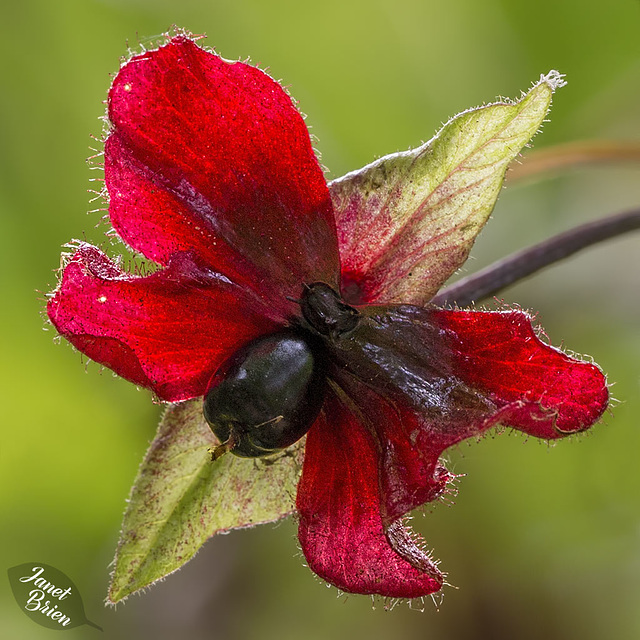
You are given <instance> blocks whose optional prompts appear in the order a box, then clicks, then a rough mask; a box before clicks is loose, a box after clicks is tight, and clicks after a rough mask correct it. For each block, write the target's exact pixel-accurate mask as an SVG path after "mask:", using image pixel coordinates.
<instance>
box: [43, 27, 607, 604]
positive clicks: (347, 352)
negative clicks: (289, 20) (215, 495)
mask: <svg viewBox="0 0 640 640" xmlns="http://www.w3.org/2000/svg"><path fill="white" fill-rule="evenodd" d="M108 116H109V120H110V123H111V129H110V132H109V136H108V139H107V141H106V145H105V178H106V186H107V190H108V192H109V196H110V206H109V215H110V219H111V223H112V225H113V227H114V228H115V230H116V231H117V233H118V234H119V235H120V237H121V238H122V239H123V240H124V241H125V242H126V243H127V244H129V245H130V246H131V247H133V248H134V249H135V250H137V251H139V252H140V253H141V254H143V255H144V256H145V257H146V258H148V259H149V260H152V261H154V262H156V263H158V264H160V265H161V266H162V268H161V269H160V270H158V271H157V272H155V273H153V274H151V275H147V276H136V275H131V274H128V273H125V272H123V271H122V270H121V269H120V268H119V267H118V266H117V265H116V264H114V263H113V262H112V261H111V260H110V259H109V258H108V257H107V256H106V255H105V254H104V253H102V252H101V251H100V250H99V249H97V248H95V247H93V246H90V245H87V244H82V245H80V246H79V247H78V249H77V251H76V253H75V255H74V256H73V257H72V258H71V259H70V260H69V261H68V263H67V264H66V266H65V268H64V272H63V275H62V279H61V282H60V284H59V286H58V288H57V290H56V291H55V292H54V294H53V295H52V297H51V299H50V301H49V303H48V314H49V318H50V319H51V322H52V323H53V324H54V325H55V327H56V328H57V329H58V331H59V332H60V333H61V334H62V335H63V336H64V337H65V338H67V340H69V341H70V342H71V343H72V344H73V345H75V346H76V347H77V348H78V349H79V350H80V351H82V352H83V353H85V354H87V355H88V356H89V357H90V358H92V359H93V360H96V361H97V362H100V363H103V364H105V365H106V366H108V367H110V368H111V369H113V370H114V371H115V372H117V373H118V374H119V375H121V376H122V377H124V378H127V379H128V380H131V381H132V382H134V383H136V384H138V385H141V386H144V387H147V388H149V389H152V390H153V391H154V392H155V393H156V394H157V396H158V397H159V398H160V399H161V400H164V401H169V402H175V401H181V400H186V399H188V398H194V397H198V396H203V395H204V394H205V392H206V391H207V389H208V385H209V382H210V380H211V379H212V376H213V375H214V374H215V373H216V371H217V370H218V368H219V367H220V365H221V364H222V363H223V362H224V361H225V360H227V359H228V358H230V357H232V356H233V354H234V353H236V352H237V351H238V350H239V349H241V348H243V347H245V346H246V345H247V344H248V343H250V342H251V341H252V340H254V339H256V338H258V337H261V336H268V335H271V334H274V333H276V332H278V331H280V330H282V329H283V328H284V327H290V326H296V327H300V326H304V327H306V328H305V331H307V332H309V331H311V333H313V332H314V329H313V327H311V328H310V326H309V323H308V318H307V320H303V319H302V316H301V307H300V303H299V301H298V299H299V298H301V296H305V295H307V293H305V292H308V291H309V290H310V289H309V288H308V285H310V284H311V283H317V282H323V283H326V285H328V286H329V287H331V289H333V290H334V291H342V294H343V296H344V299H345V300H346V302H347V303H348V304H349V305H352V307H353V308H355V309H356V310H357V311H354V312H353V313H357V323H356V326H355V328H354V327H353V326H350V327H349V329H348V330H345V331H340V330H337V331H335V332H334V333H330V332H329V331H327V332H326V333H325V335H321V334H322V331H315V333H316V334H317V335H320V339H321V340H322V345H323V346H322V347H321V350H322V352H323V354H324V355H323V357H325V356H326V357H327V359H328V364H327V367H328V369H327V372H326V379H328V381H329V382H328V387H327V390H326V397H325V400H324V404H323V405H322V409H321V410H320V413H319V414H318V416H317V418H316V419H315V421H314V423H313V426H312V427H311V429H310V431H309V433H308V436H307V442H306V452H305V459H304V467H303V473H302V478H301V481H300V484H299V488H298V497H297V509H298V513H299V522H300V528H299V538H300V543H301V545H302V549H303V552H304V554H305V556H306V558H307V561H308V563H309V566H310V567H311V568H312V569H313V570H314V571H315V572H316V573H318V574H319V575H320V576H322V577H323V578H324V579H326V580H328V581H329V582H331V583H333V584H334V585H337V586H338V587H339V588H341V589H343V590H345V591H349V592H356V593H376V594H382V595H385V596H393V597H406V598H412V597H418V596H422V595H425V594H429V593H432V592H434V591H437V590H438V589H440V587H441V585H442V583H443V575H442V573H441V572H440V571H439V570H438V568H437V566H436V564H435V563H434V562H433V561H432V560H431V559H430V558H429V557H428V556H427V555H426V554H425V553H424V552H423V551H422V550H421V548H420V545H419V544H417V543H416V541H415V540H414V538H413V537H412V536H411V535H410V534H409V532H408V531H407V530H406V529H405V528H404V526H403V518H404V516H405V515H406V514H407V513H408V512H409V511H411V510H412V509H414V508H415V507H417V506H419V505H422V504H424V503H425V502H428V501H430V500H434V499H436V498H438V497H439V496H440V495H441V494H442V493H443V492H444V491H445V488H446V486H447V483H448V482H449V481H450V480H451V476H450V474H449V473H448V472H447V471H446V469H445V468H444V467H443V466H442V464H441V463H440V461H439V457H440V455H441V453H442V452H443V451H444V450H445V449H447V448H448V447H450V446H452V445H454V444H455V443H457V442H460V441H461V440H463V439H464V438H468V437H471V436H477V435H478V434H481V433H483V432H484V431H486V430H487V429H488V428H490V427H491V426H493V425H496V424H498V423H500V424H503V425H508V426H511V427H514V428H516V429H519V430H521V431H524V432H525V433H527V434H530V435H533V436H536V437H540V438H546V439H554V438H558V437H561V436H564V435H565V434H567V433H575V432H578V431H582V430H584V429H586V428H588V427H589V426H590V425H592V424H593V423H594V422H595V421H597V419H598V418H599V417H600V415H601V414H602V412H603V411H604V409H605V407H606V405H607V401H608V393H607V387H606V384H605V378H604V376H603V375H602V373H601V372H600V370H599V369H598V368H597V367H596V366H594V365H592V364H589V363H585V362H581V361H578V360H575V359H573V358H569V357H568V356H566V355H564V354H563V353H562V352H560V351H558V350H556V349H554V348H553V347H550V346H548V345H547V344H544V343H543V342H541V341H540V340H539V339H538V337H537V336H536V333H535V332H534V330H533V328H532V326H531V318H530V317H529V316H528V315H527V314H526V313H524V312H522V311H519V310H513V311H508V312H483V311H459V310H446V309H437V308H434V307H430V306H428V305H427V306H425V304H420V306H414V304H416V303H421V302H424V303H426V302H427V301H428V299H429V297H431V295H433V293H434V291H435V290H436V289H437V288H438V286H440V285H441V284H442V283H443V282H444V280H446V279H447V277H448V276H449V275H450V274H451V273H452V272H453V271H454V270H455V269H456V268H457V267H458V266H459V264H460V262H461V261H462V260H463V259H464V257H465V256H466V254H464V255H462V257H460V256H458V258H457V260H456V261H454V262H451V263H450V264H445V265H444V266H443V267H442V268H441V272H439V273H435V274H431V275H429V274H426V275H425V274H422V278H423V280H421V281H420V282H419V284H413V283H415V282H418V280H415V279H414V280H412V281H409V280H407V278H408V276H409V275H411V274H410V273H409V270H410V266H409V267H407V264H408V261H409V263H411V264H414V265H415V264H419V263H420V260H421V257H422V254H423V253H425V252H427V251H428V250H431V249H430V248H429V246H428V243H427V242H426V241H422V242H423V244H420V243H419V242H418V244H416V237H415V235H412V234H414V231H415V229H412V227H411V225H406V227H404V228H395V227H394V225H393V224H392V223H391V222H389V221H387V222H385V219H384V216H381V215H376V217H375V218H374V217H372V218H371V220H370V222H365V223H364V226H363V216H364V214H366V213H367V212H366V206H368V204H367V202H365V201H364V200H363V201H362V202H360V203H358V201H349V202H347V203H346V204H345V203H344V202H342V203H341V206H342V205H344V206H342V208H341V209H339V207H337V208H336V214H335V217H334V203H332V194H330V191H329V189H328V187H327V184H326V182H325V179H324V177H323V174H322V171H321V169H320V166H319V165H318V162H317V160H316V157H315V155H314V152H313V149H312V147H311V142H310V139H309V135H308V132H307V129H306V127H305V125H304V122H303V120H302V118H301V116H300V114H299V113H298V111H297V110H296V108H295V107H294V106H293V104H292V102H291V99H290V98H289V97H288V96H287V94H286V93H285V92H284V91H283V89H282V88H281V87H280V86H279V85H278V84H277V83H276V82H274V81H273V80H272V79H271V78H269V77H268V76H267V75H266V74H264V73H263V72H262V71H260V70H258V69H256V68H254V67H251V66H249V65H247V64H243V63H239V62H236V63H229V62H227V61H225V60H223V59H221V58H219V57H217V56H216V55H214V54H212V53H210V52H207V51H205V50H203V49H202V48H200V47H198V46H197V45H196V44H195V43H194V41H193V40H191V39H189V38H188V37H186V36H182V35H179V36H176V37H174V38H173V39H172V40H171V41H170V42H169V43H168V44H166V45H165V46H163V47H160V48H159V49H157V50H154V51H149V52H146V53H144V54H142V55H139V56H136V57H134V58H132V59H131V60H130V61H129V62H128V63H127V64H126V65H125V66H124V67H123V68H122V69H121V71H120V72H119V74H118V75H117V77H116V78H115V80H114V82H113V86H112V87H111V90H110V93H109V110H108ZM333 196H334V202H337V200H336V197H337V196H336V194H335V193H334V194H333ZM338 209H339V210H338ZM378 213H379V211H378ZM336 220H337V221H338V223H337V224H338V229H336ZM462 253H464V252H462ZM411 260H412V261H413V262H411ZM341 265H342V272H341ZM429 278H431V279H430V280H429ZM408 282H409V284H407V283H408ZM424 283H427V285H428V286H427V285H425V284H424ZM305 287H306V288H305ZM341 287H342V289H341ZM412 287H418V288H420V287H422V289H421V293H420V295H417V296H410V295H409V294H408V293H407V291H410V290H411V288H412ZM408 303H412V304H408ZM372 305H376V306H372ZM352 307H345V308H346V309H352ZM350 313H351V312H350ZM305 323H306V324H305ZM316 329H317V327H316Z"/></svg>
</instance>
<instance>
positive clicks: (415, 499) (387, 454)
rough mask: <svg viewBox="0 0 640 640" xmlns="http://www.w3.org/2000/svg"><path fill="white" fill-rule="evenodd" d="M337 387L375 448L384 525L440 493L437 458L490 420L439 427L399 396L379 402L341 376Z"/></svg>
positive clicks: (443, 481)
mask: <svg viewBox="0 0 640 640" xmlns="http://www.w3.org/2000/svg"><path fill="white" fill-rule="evenodd" d="M340 385H341V387H342V388H343V389H344V391H345V392H346V393H347V394H348V396H349V398H350V399H351V401H352V402H353V403H354V405H355V406H357V408H358V411H359V416H360V421H361V422H362V423H363V424H365V425H366V426H367V428H368V430H369V433H370V434H371V435H372V437H373V438H374V439H375V441H376V443H377V456H376V459H377V465H378V474H379V478H380V480H379V485H380V503H381V504H380V507H381V513H382V520H383V523H385V524H387V525H389V524H390V523H392V522H393V521H395V520H397V519H398V518H401V517H402V516H404V515H405V514H407V513H409V512H410V511H412V510H413V509H415V508H416V507H419V506H420V505H423V504H425V503H427V502H431V501H432V500H436V499H437V498H439V497H440V496H441V495H442V494H443V493H444V491H445V489H446V486H447V483H448V482H449V481H450V480H452V476H451V474H450V473H449V472H448V471H447V470H446V469H445V467H444V466H442V464H440V462H439V457H440V454H441V453H442V451H443V450H444V449H445V448H447V447H448V446H450V444H453V442H454V440H461V439H463V438H465V437H468V436H469V435H472V434H473V435H475V434H477V433H479V431H480V428H479V427H480V425H482V426H484V424H485V420H486V418H488V417H489V416H490V414H489V413H487V412H485V414H484V416H482V417H479V416H478V415H477V413H472V414H471V413H467V412H461V413H460V414H459V415H456V416H455V418H457V419H450V422H449V423H448V424H446V425H442V424H440V423H439V421H437V420H435V419H433V418H431V419H429V417H428V416H427V415H425V413H424V412H423V413H420V412H419V411H416V410H415V409H414V408H412V407H411V405H410V403H409V402H408V401H407V399H406V397H404V396H403V394H402V393H400V392H397V393H395V394H394V395H393V397H392V398H391V397H384V396H383V395H381V394H379V393H376V392H373V391H372V390H371V389H369V388H368V387H367V386H366V385H364V384H363V383H361V382H359V381H358V380H357V379H356V378H354V377H353V376H342V377H341V378H340ZM465 416H466V417H467V418H468V420H466V421H465V420H464V418H465ZM453 417H454V416H453V415H452V416H450V418H453Z"/></svg>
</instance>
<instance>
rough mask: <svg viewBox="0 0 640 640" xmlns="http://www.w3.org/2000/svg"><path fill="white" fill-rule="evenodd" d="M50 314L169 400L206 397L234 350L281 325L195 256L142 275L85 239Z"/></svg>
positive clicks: (65, 331)
mask: <svg viewBox="0 0 640 640" xmlns="http://www.w3.org/2000/svg"><path fill="white" fill-rule="evenodd" d="M47 313H48V315H49V318H50V320H51V322H52V323H53V324H54V326H55V327H56V329H57V330H58V331H59V332H60V334H61V335H63V336H64V337H65V338H66V339H67V340H69V342H71V343H72V344H73V345H74V346H75V347H77V348H78V349H79V350H80V351H82V352H83V353H85V354H86V355H87V356H89V357H90V358H91V359H92V360H95V361H96V362H99V363H101V364H104V365H106V366H107V367H109V368H110V369H112V370H113V371H115V372H116V373H117V374H118V375H120V376H122V377H123V378H127V379H128V380H131V381H132V382H135V383H136V384H139V385H141V386H144V387H148V388H150V389H152V390H153V391H155V393H156V394H157V395H158V397H159V398H160V399H162V400H167V401H177V400H185V399H187V398H193V397H196V396H201V395H203V394H204V392H205V391H206V386H207V383H208V382H209V379H210V378H211V376H212V374H213V373H214V372H215V370H216V369H217V367H218V366H219V365H220V364H221V363H222V362H223V361H224V360H225V359H226V358H227V357H228V356H230V355H231V354H232V353H233V352H234V351H235V350H236V349H238V348H239V347H241V346H243V345H245V344H246V343H247V342H249V341H250V340H252V339H253V338H255V337H257V336H259V335H262V334H264V333H268V332H270V331H273V330H275V329H277V328H278V326H279V325H278V323H277V322H275V321H274V320H270V319H268V314H269V311H268V309H266V308H265V307H263V305H262V304H261V302H260V301H258V300H256V299H255V298H254V297H253V296H252V295H251V294H250V293H249V292H248V291H247V290H246V289H243V288H242V287H239V286H238V285H236V284H235V283H233V282H232V281H231V280H229V279H228V278H226V277H224V276H222V275H221V274H219V273H216V272H213V271H211V270H209V269H207V268H206V267H205V266H203V265H201V264H198V262H197V258H196V257H194V256H193V255H191V254H188V253H182V254H175V255H174V256H173V258H172V259H171V261H170V262H169V265H168V266H167V268H166V269H164V270H162V271H158V272H156V273H154V274H152V275H149V276H145V277H136V276H132V275H130V274H127V273H125V272H123V271H121V270H120V269H119V268H118V267H117V266H116V265H115V264H114V263H113V262H111V260H109V258H108V257H107V256H106V255H105V254H104V253H102V252H101V251H100V250H99V249H97V248H96V247H93V246H91V245H86V244H85V245H81V246H80V248H79V249H78V251H77V252H76V253H75V255H74V256H73V258H72V259H71V261H70V262H69V263H68V264H67V265H66V267H65V269H64V272H63V274H62V280H61V282H60V285H59V287H58V289H57V290H56V291H55V292H54V294H53V296H52V298H51V299H50V300H49V303H48V305H47Z"/></svg>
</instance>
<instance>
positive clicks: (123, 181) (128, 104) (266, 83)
mask: <svg viewBox="0 0 640 640" xmlns="http://www.w3.org/2000/svg"><path fill="white" fill-rule="evenodd" d="M108 113H109V119H110V120H111V122H112V123H113V131H112V133H111V134H110V137H109V139H108V141H107V144H106V147H105V179H106V184H107V188H108V190H109V194H110V197H111V205H110V216H111V222H112V224H113V226H114V227H115V229H116V230H117V231H118V233H119V234H120V235H121V236H122V238H123V239H124V240H125V241H126V242H128V243H129V244H130V245H131V246H132V247H134V248H135V249H137V250H138V251H140V252H141V253H143V254H144V255H145V256H147V257H148V258H151V259H153V260H157V261H159V262H160V263H162V264H166V263H167V261H168V259H169V257H170V256H171V255H172V254H173V253H174V252H175V251H180V250H185V249H190V250H193V251H194V252H196V253H197V254H198V255H199V256H200V257H201V258H202V259H203V260H205V261H207V262H208V264H209V265H210V266H211V267H214V268H215V269H216V270H217V271H219V272H221V273H224V274H225V275H227V276H229V277H232V278H234V280H236V281H238V282H242V283H243V284H245V285H247V286H251V287H254V288H255V290H256V292H258V293H259V294H260V295H264V297H265V299H266V298H268V297H269V296H271V297H273V292H278V293H279V294H280V298H279V299H277V300H275V301H274V304H275V305H276V306H277V305H279V304H280V300H281V299H282V298H283V296H284V295H291V296H296V295H299V289H300V285H301V283H303V282H313V281H316V280H323V281H326V282H329V283H332V284H334V286H336V285H337V278H338V273H339V259H338V248H337V238H336V232H335V223H334V220H333V209H332V205H331V199H330V196H329V192H328V189H327V186H326V183H325V180H324V176H323V174H322V170H321V169H320V166H319V164H318V162H317V160H316V157H315V155H314V152H313V149H312V147H311V142H310V139H309V134H308V131H307V128H306V126H305V124H304V121H303V119H302V117H301V116H300V114H299V112H298V111H297V109H296V108H295V106H294V105H293V103H292V101H291V99H290V98H289V96H288V95H287V94H286V93H285V91H284V90H283V89H282V88H281V87H280V85H278V84H277V83H276V82H275V81H274V80H272V79H271V78H270V77H269V76H268V75H266V74H265V73H263V72H262V71H260V70H259V69H256V68H255V67H251V66H249V65H246V64H243V63H241V62H235V63H232V62H228V61H226V60H223V59H222V58H220V57H218V56H216V55H214V54H213V53H210V52H208V51H205V50H204V49H202V48H200V47H198V46H197V45H196V44H195V42H193V41H192V40H190V39H189V38H187V37H185V36H177V37H175V38H173V39H172V40H171V41H170V42H169V43H168V44H167V45H165V46H163V47H160V48H159V49H157V50H153V51H148V52H146V53H144V54H142V55H139V56H135V57H133V58H132V59H131V60H130V61H129V62H128V63H127V64H126V65H125V66H124V67H123V68H122V69H121V70H120V72H119V73H118V75H117V77H116V78H115V80H114V82H113V85H112V87H111V90H110V92H109V112H108ZM220 245H227V246H220Z"/></svg>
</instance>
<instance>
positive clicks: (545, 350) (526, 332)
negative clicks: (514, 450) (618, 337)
mask: <svg viewBox="0 0 640 640" xmlns="http://www.w3.org/2000/svg"><path fill="white" fill-rule="evenodd" d="M432 318H433V321H434V323H435V324H436V325H437V326H439V327H440V329H442V330H443V331H444V333H445V335H446V337H447V349H448V351H449V352H450V356H449V357H450V358H451V360H452V362H451V367H452V369H453V371H455V373H456V375H457V376H458V377H459V378H461V379H462V380H463V381H464V382H465V383H466V384H468V385H469V386H471V387H474V388H476V389H479V390H481V391H482V392H483V393H485V394H487V396H488V397H489V398H491V400H492V401H493V402H495V403H496V405H497V406H498V407H499V409H500V415H499V416H498V419H499V422H500V423H502V424H505V425H509V426H511V427H514V428H516V429H519V430H521V431H524V432H525V433H528V434H529V435H532V436H536V437H538V438H548V439H555V438H561V437H563V436H565V435H567V434H570V433H577V432H579V431H583V430H585V429H587V428H588V427H590V426H591V425H592V424H594V423H595V422H597V420H598V419H599V418H600V416H601V415H602V414H603V413H604V410H605V409H606V407H607V404H608V401H609V391H608V388H607V381H606V378H605V376H604V374H603V373H602V371H600V369H599V368H598V367H597V366H596V365H594V364H591V363H589V362H582V361H580V360H576V359H575V358H571V357H569V356H568V355H566V354H565V353H563V352H562V351H560V350H559V349H556V348H554V347H552V346H549V345H548V344H545V343H543V342H542V341H541V340H540V338H538V336H537V335H536V333H535V332H534V330H533V327H532V324H531V318H530V317H529V316H528V315H527V314H525V313H524V312H522V311H517V310H514V311H505V312H488V311H446V310H437V311H433V312H432Z"/></svg>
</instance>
